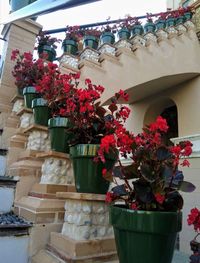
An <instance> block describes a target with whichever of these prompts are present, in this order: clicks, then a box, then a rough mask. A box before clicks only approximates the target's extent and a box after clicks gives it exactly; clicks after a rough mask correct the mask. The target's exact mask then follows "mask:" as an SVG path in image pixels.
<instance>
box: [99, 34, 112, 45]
mask: <svg viewBox="0 0 200 263" xmlns="http://www.w3.org/2000/svg"><path fill="white" fill-rule="evenodd" d="M100 43H101V45H103V44H105V43H106V44H111V45H112V44H114V43H115V35H114V34H113V33H112V32H104V33H103V34H102V35H101V36H100Z"/></svg>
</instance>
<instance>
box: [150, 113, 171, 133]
mask: <svg viewBox="0 0 200 263" xmlns="http://www.w3.org/2000/svg"><path fill="white" fill-rule="evenodd" d="M168 128H169V126H168V125H167V121H166V120H165V119H164V118H162V117H161V116H158V117H157V119H156V121H155V122H154V123H152V124H150V127H149V129H150V131H157V130H160V131H162V132H167V130H168Z"/></svg>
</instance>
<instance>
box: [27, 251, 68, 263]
mask: <svg viewBox="0 0 200 263" xmlns="http://www.w3.org/2000/svg"><path fill="white" fill-rule="evenodd" d="M31 263H65V261H63V260H62V259H59V258H57V257H56V256H55V255H53V254H52V253H51V252H49V251H46V250H40V251H39V253H38V254H36V255H35V256H33V257H32V259H31Z"/></svg>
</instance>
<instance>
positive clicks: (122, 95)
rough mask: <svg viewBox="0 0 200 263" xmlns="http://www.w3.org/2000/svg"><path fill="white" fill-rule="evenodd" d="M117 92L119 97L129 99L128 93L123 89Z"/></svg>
mask: <svg viewBox="0 0 200 263" xmlns="http://www.w3.org/2000/svg"><path fill="white" fill-rule="evenodd" d="M118 94H119V96H120V97H121V98H123V99H124V100H125V101H128V99H129V96H128V93H126V92H125V91H123V90H121V89H120V91H119V92H118Z"/></svg>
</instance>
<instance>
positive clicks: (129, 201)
mask: <svg viewBox="0 0 200 263" xmlns="http://www.w3.org/2000/svg"><path fill="white" fill-rule="evenodd" d="M167 130H168V125H167V122H166V120H165V119H163V118H162V117H161V116H159V117H158V118H157V119H156V121H155V122H154V123H152V124H150V125H147V126H145V127H144V128H143V132H142V133H140V134H138V135H134V134H133V133H131V132H129V131H127V130H126V129H125V128H124V127H123V125H118V126H117V128H116V130H115V134H113V135H111V136H110V135H109V136H105V137H104V138H103V139H102V140H101V145H100V150H99V158H100V159H101V161H102V162H104V161H105V158H104V156H105V155H106V154H108V153H110V152H112V151H116V149H118V150H119V152H120V154H121V157H123V158H129V160H130V164H129V165H126V166H123V165H122V162H121V160H120V159H119V160H118V163H119V165H118V166H116V167H115V168H114V169H112V170H109V171H105V169H104V171H103V176H104V177H105V178H107V179H108V180H110V181H114V182H115V183H116V184H117V186H115V187H114V188H112V191H111V193H112V194H110V193H109V194H108V198H107V200H108V201H115V200H121V201H124V202H125V203H126V205H127V207H129V208H131V209H139V210H156V211H177V210H180V209H181V208H182V206H183V199H182V197H181V195H180V193H179V190H182V191H188V192H190V191H193V190H194V188H195V187H194V185H193V184H191V183H189V182H185V181H183V174H182V172H181V171H179V170H178V165H179V164H180V165H182V166H188V165H189V162H188V161H187V160H186V159H185V160H184V161H183V162H180V159H182V158H186V157H188V156H189V155H190V154H191V153H192V144H191V142H189V141H185V142H180V143H179V144H178V145H175V146H166V144H165V134H166V133H167ZM116 178H119V179H121V180H122V181H123V184H119V183H118V181H119V180H117V179H116ZM130 179H131V180H130Z"/></svg>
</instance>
